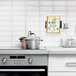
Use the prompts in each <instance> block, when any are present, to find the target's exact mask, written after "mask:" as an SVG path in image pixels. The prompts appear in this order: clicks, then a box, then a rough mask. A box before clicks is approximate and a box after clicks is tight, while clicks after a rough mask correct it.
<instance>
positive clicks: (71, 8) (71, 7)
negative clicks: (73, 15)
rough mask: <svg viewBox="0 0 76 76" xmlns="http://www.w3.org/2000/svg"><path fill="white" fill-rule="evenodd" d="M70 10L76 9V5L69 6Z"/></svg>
mask: <svg viewBox="0 0 76 76" xmlns="http://www.w3.org/2000/svg"><path fill="white" fill-rule="evenodd" d="M67 9H68V11H76V6H68V7H67Z"/></svg>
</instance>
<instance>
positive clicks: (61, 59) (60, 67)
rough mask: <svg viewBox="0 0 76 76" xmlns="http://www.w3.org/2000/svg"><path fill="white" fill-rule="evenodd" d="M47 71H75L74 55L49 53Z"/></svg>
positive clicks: (75, 59)
mask: <svg viewBox="0 0 76 76" xmlns="http://www.w3.org/2000/svg"><path fill="white" fill-rule="evenodd" d="M48 71H76V55H49V62H48Z"/></svg>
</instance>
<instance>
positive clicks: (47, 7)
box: [40, 6, 52, 11]
mask: <svg viewBox="0 0 76 76" xmlns="http://www.w3.org/2000/svg"><path fill="white" fill-rule="evenodd" d="M40 11H52V6H40Z"/></svg>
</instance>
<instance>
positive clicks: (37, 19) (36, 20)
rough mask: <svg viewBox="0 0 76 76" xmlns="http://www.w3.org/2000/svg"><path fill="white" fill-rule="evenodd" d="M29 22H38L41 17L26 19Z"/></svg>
mask: <svg viewBox="0 0 76 76" xmlns="http://www.w3.org/2000/svg"><path fill="white" fill-rule="evenodd" d="M26 21H27V22H38V21H39V17H26Z"/></svg>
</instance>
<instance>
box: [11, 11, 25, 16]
mask: <svg viewBox="0 0 76 76" xmlns="http://www.w3.org/2000/svg"><path fill="white" fill-rule="evenodd" d="M25 15H26V13H25V12H24V11H12V16H25Z"/></svg>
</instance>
